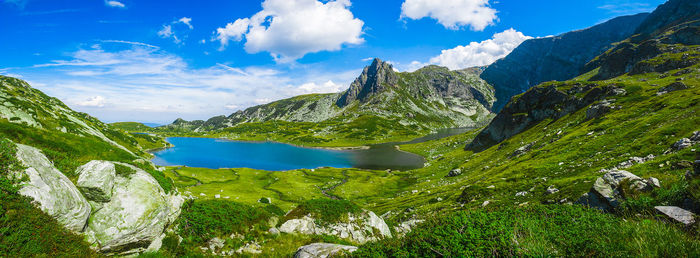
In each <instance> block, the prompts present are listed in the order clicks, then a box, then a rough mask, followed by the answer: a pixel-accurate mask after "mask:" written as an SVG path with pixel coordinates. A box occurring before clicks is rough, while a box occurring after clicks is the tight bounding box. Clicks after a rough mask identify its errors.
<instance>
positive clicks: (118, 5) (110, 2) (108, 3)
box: [105, 0, 126, 8]
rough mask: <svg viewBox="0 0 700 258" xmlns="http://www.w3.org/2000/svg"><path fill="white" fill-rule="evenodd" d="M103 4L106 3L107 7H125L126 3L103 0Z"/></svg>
mask: <svg viewBox="0 0 700 258" xmlns="http://www.w3.org/2000/svg"><path fill="white" fill-rule="evenodd" d="M105 5H107V6H109V7H116V8H126V5H124V4H122V3H121V2H119V1H107V0H105Z"/></svg>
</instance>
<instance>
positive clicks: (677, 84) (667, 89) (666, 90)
mask: <svg viewBox="0 0 700 258" xmlns="http://www.w3.org/2000/svg"><path fill="white" fill-rule="evenodd" d="M685 89H688V85H685V83H682V82H673V83H671V84H669V85H667V86H666V87H663V88H661V89H659V91H658V92H657V93H656V94H657V95H662V94H666V93H669V92H672V91H677V90H685Z"/></svg>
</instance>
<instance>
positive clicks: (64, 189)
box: [17, 144, 90, 232]
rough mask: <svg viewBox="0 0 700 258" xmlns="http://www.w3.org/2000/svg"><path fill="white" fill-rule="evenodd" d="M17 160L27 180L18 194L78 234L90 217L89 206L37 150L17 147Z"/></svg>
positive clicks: (72, 185)
mask: <svg viewBox="0 0 700 258" xmlns="http://www.w3.org/2000/svg"><path fill="white" fill-rule="evenodd" d="M17 159H18V160H19V161H20V162H22V164H23V165H24V166H25V167H27V169H25V170H24V171H23V173H24V174H25V175H26V176H27V177H28V178H29V180H28V181H26V182H23V183H22V185H21V188H20V190H19V193H20V194H21V195H24V196H28V197H31V198H33V199H34V201H35V202H36V203H37V204H39V208H41V210H42V211H44V212H46V213H47V214H49V215H51V216H52V217H54V218H56V220H58V222H59V223H61V224H62V225H63V226H65V227H66V228H68V229H69V230H72V231H74V232H81V231H83V229H84V228H85V224H86V223H87V221H88V217H89V216H90V204H89V203H88V201H87V200H86V199H85V197H83V195H82V194H80V191H79V190H78V188H77V187H75V185H74V184H73V183H72V182H71V181H70V180H69V179H68V177H66V176H65V175H63V173H61V171H59V170H58V169H56V168H55V167H54V166H53V164H52V163H51V161H49V159H48V158H46V156H44V154H42V153H41V151H40V150H39V149H36V148H34V147H30V146H26V145H21V144H17Z"/></svg>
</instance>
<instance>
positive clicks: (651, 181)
mask: <svg viewBox="0 0 700 258" xmlns="http://www.w3.org/2000/svg"><path fill="white" fill-rule="evenodd" d="M647 183H648V184H650V185H651V186H653V187H654V188H661V182H660V181H659V179H657V178H655V177H650V178H649V179H647Z"/></svg>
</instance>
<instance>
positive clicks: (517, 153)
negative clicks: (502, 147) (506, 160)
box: [510, 143, 534, 158]
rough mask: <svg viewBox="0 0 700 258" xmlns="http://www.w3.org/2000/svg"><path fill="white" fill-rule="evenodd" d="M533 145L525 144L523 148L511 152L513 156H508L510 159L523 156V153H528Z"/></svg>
mask: <svg viewBox="0 0 700 258" xmlns="http://www.w3.org/2000/svg"><path fill="white" fill-rule="evenodd" d="M533 145H534V144H533V143H529V144H526V145H524V146H521V147H520V148H517V149H516V150H515V151H514V152H513V154H511V155H510V157H511V158H512V157H520V156H522V155H524V154H525V153H527V152H528V151H530V149H531V148H532V146H533Z"/></svg>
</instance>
